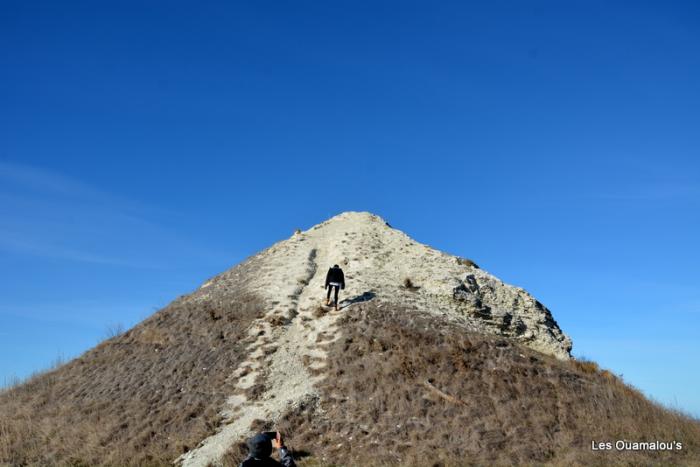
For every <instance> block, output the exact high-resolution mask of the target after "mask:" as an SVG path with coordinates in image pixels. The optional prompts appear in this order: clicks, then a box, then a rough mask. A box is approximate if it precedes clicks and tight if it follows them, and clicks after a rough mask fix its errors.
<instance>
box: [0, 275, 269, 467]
mask: <svg viewBox="0 0 700 467" xmlns="http://www.w3.org/2000/svg"><path fill="white" fill-rule="evenodd" d="M243 267H245V266H243ZM226 282H229V281H228V279H226ZM239 286H240V284H237V283H236V282H235V280H233V279H231V280H230V283H228V284H227V292H226V293H225V294H224V295H217V299H207V298H206V297H205V296H204V295H205V293H204V292H196V293H195V294H193V295H192V297H197V296H199V297H200V298H201V300H200V301H195V300H191V299H188V298H182V299H178V300H176V301H175V302H173V303H172V304H170V305H169V306H168V307H166V308H165V309H163V310H161V311H159V312H158V313H156V314H154V315H153V316H152V317H150V318H149V319H148V320H146V321H144V322H143V323H141V324H140V325H138V326H136V327H135V328H133V329H131V330H130V331H128V332H126V333H124V334H122V335H120V336H117V337H115V338H113V339H110V340H108V341H106V342H103V343H102V344H100V345H98V346H97V347H95V348H94V349H92V350H90V351H88V352H86V353H85V354H84V355H82V356H81V357H79V358H77V359H75V360H73V361H71V362H69V363H67V364H66V365H63V366H62V367H60V368H58V369H57V370H55V371H50V372H47V373H45V374H42V375H38V376H35V377H33V378H31V379H30V380H29V381H27V382H26V383H24V384H22V385H19V386H16V387H13V388H9V389H7V390H5V391H3V392H2V393H0V465H4V464H9V465H118V466H126V465H167V464H170V463H171V462H172V461H173V460H174V459H175V458H176V457H177V456H179V455H180V454H182V453H183V452H184V451H186V450H188V449H191V448H193V447H194V446H196V445H197V444H198V443H199V442H200V441H201V440H202V439H203V438H205V437H206V436H209V435H211V434H212V433H213V432H214V430H215V429H216V427H217V426H218V424H219V420H220V418H219V415H218V412H219V410H220V409H221V407H222V405H223V402H224V400H225V398H226V397H227V396H228V395H229V394H230V393H231V392H232V385H233V384H235V381H227V377H228V376H229V375H230V374H231V372H232V371H233V370H234V369H235V368H236V367H237V366H238V364H239V362H240V360H241V358H242V357H244V356H245V352H243V351H242V350H243V348H244V346H245V345H246V344H247V341H246V338H244V337H245V331H246V330H247V328H248V327H249V326H250V324H251V322H252V320H253V319H255V318H257V317H259V316H261V313H262V311H263V309H264V307H263V305H262V304H261V303H260V302H259V301H258V299H257V298H256V297H255V296H244V295H241V294H240V293H238V291H239V290H240V288H239ZM192 297H190V298H192ZM224 298H227V299H224Z"/></svg>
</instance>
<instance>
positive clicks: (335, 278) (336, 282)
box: [326, 264, 345, 311]
mask: <svg viewBox="0 0 700 467" xmlns="http://www.w3.org/2000/svg"><path fill="white" fill-rule="evenodd" d="M333 288H335V311H338V289H344V288H345V275H344V274H343V270H342V269H340V266H338V265H337V264H334V265H333V267H332V268H330V269H329V270H328V274H326V289H328V294H326V305H330V304H331V291H332V290H333Z"/></svg>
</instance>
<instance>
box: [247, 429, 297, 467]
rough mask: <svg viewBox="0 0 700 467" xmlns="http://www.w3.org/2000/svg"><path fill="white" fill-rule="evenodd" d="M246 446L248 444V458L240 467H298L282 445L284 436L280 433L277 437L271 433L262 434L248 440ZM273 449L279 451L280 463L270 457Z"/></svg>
mask: <svg viewBox="0 0 700 467" xmlns="http://www.w3.org/2000/svg"><path fill="white" fill-rule="evenodd" d="M246 444H248V451H249V452H248V457H247V458H246V459H245V460H244V461H243V462H241V464H240V467H273V466H275V467H278V466H282V467H296V463H295V462H294V458H292V455H291V454H289V451H288V450H287V448H286V447H284V443H282V435H280V433H279V431H278V432H277V433H276V437H272V436H271V433H260V434H258V435H255V436H253V437H252V438H250V439H248V442H247V443H246ZM273 447H275V448H277V449H278V451H279V456H280V462H277V461H276V460H274V459H273V458H272V457H270V454H272V448H273Z"/></svg>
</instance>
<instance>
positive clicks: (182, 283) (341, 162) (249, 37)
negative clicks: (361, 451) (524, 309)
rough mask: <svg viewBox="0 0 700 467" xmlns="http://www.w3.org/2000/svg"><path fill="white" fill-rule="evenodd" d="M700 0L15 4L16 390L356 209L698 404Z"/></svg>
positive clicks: (8, 253)
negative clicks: (536, 303) (507, 286)
mask: <svg viewBox="0 0 700 467" xmlns="http://www.w3.org/2000/svg"><path fill="white" fill-rule="evenodd" d="M699 26H700V9H699V7H698V4H697V3H695V2H672V1H671V2H626V3H622V2H615V1H605V2H537V1H536V2H499V1H494V2H480V4H476V3H470V2H382V1H372V2H307V1H299V2H272V3H262V2H196V3H195V2H188V3H185V2H177V1H171V2H147V3H143V2H97V3H95V2H38V1H37V2H33V1H9V2H4V3H3V8H2V12H0V60H1V63H2V73H0V268H1V269H0V274H2V280H1V281H0V355H2V359H0V383H1V382H2V380H3V379H9V378H11V377H12V376H13V375H16V376H20V377H22V376H25V375H27V374H29V373H31V372H32V371H35V370H38V369H41V368H44V367H46V366H47V365H49V364H50V363H51V361H53V360H54V359H55V358H56V357H57V356H64V357H72V356H76V355H78V354H80V353H81V352H82V351H84V350H86V349H87V348H89V347H91V346H92V345H94V344H95V343H97V342H98V341H100V340H101V339H103V338H104V337H105V334H106V332H107V331H106V329H107V328H108V327H109V326H111V325H113V324H115V323H121V324H123V325H125V326H131V325H133V324H135V323H137V322H138V321H139V320H141V319H143V318H145V317H147V316H148V315H150V314H151V313H153V312H154V311H155V310H157V309H159V308H160V307H162V306H164V305H166V304H167V303H168V302H169V301H171V300H172V299H174V298H176V297H177V296H178V295H181V294H184V293H187V292H188V291H191V290H192V289H194V288H195V287H196V286H198V285H199V284H200V283H201V282H203V281H204V279H206V278H207V277H210V276H212V275H214V274H216V273H218V272H220V271H222V270H225V269H227V268H229V267H231V266H232V265H234V264H236V263H238V262H239V261H241V260H242V259H244V258H245V257H247V256H248V255H250V254H253V253H255V252H257V251H258V250H260V249H262V248H265V247H267V246H269V245H270V244H271V243H273V242H275V241H277V240H280V239H282V238H286V237H288V236H289V235H290V234H291V233H292V231H293V230H294V229H295V228H297V227H301V228H308V227H310V226H312V225H314V224H316V223H318V222H320V221H322V220H324V219H325V218H327V217H330V216H332V215H334V214H337V213H339V212H341V211H344V210H368V211H372V212H375V213H377V214H379V215H381V216H383V217H385V218H386V219H387V220H388V221H389V222H391V223H392V225H394V226H395V227H397V228H400V229H402V230H404V231H405V232H407V233H408V234H409V235H411V236H413V237H414V238H415V239H417V240H419V241H421V242H425V243H428V244H430V245H432V246H434V247H436V248H439V249H441V250H444V251H447V252H450V253H453V254H459V255H462V256H467V257H470V258H472V259H474V260H475V261H476V262H477V263H479V264H480V265H481V266H482V267H483V268H485V269H486V270H488V271H490V272H492V273H494V274H496V275H497V276H499V277H500V278H502V279H503V280H505V281H507V282H510V283H513V284H517V285H519V286H522V287H524V288H526V289H527V290H529V291H531V292H532V293H533V294H534V295H535V296H536V297H538V298H539V299H540V300H541V301H542V302H543V303H545V304H546V305H547V306H548V307H549V308H550V309H551V310H552V311H553V313H554V316H555V318H556V319H557V320H558V322H559V324H560V325H561V326H562V328H563V329H564V330H565V331H566V332H567V333H569V334H570V335H571V336H572V338H573V341H574V354H575V355H578V356H581V355H583V356H586V357H589V358H592V359H594V360H596V361H598V362H599V363H600V364H601V365H602V366H604V367H607V368H610V369H612V370H613V371H615V372H616V373H618V374H623V375H624V378H625V379H626V380H627V381H629V382H631V383H632V384H634V385H636V386H638V387H639V388H641V389H642V390H643V391H644V392H645V393H646V394H647V395H649V396H651V397H653V398H655V399H657V400H659V401H661V402H664V403H667V404H671V405H673V406H674V407H678V408H682V409H684V410H686V411H689V412H692V413H694V414H696V415H700V396H699V395H698V391H697V390H696V388H697V387H698V386H699V385H700V376H699V374H700V372H698V371H696V369H697V367H698V365H697V362H698V360H699V359H700V345H699V344H698V342H699V341H700V339H699V338H700V336H699V333H700V332H699V331H698V327H697V321H698V318H700V289H699V288H698V284H699V283H700V280H699V279H700V273H699V272H698V263H700V254H699V253H700V251H699V249H698V245H697V239H698V238H700V218H699V216H698V213H699V212H700V210H699V207H700V162H699V160H700V132H699V131H698V128H700V54H698V47H699V46H700V27H699Z"/></svg>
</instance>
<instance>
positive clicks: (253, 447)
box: [248, 433, 272, 459]
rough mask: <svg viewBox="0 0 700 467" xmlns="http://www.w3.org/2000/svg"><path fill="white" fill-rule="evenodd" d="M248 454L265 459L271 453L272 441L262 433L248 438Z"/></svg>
mask: <svg viewBox="0 0 700 467" xmlns="http://www.w3.org/2000/svg"><path fill="white" fill-rule="evenodd" d="M248 450H249V451H250V455H251V456H253V457H255V458H256V459H265V458H266V457H270V454H272V441H270V438H268V437H267V436H266V435H264V434H263V433H260V434H259V435H255V436H253V437H252V438H250V439H248Z"/></svg>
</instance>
